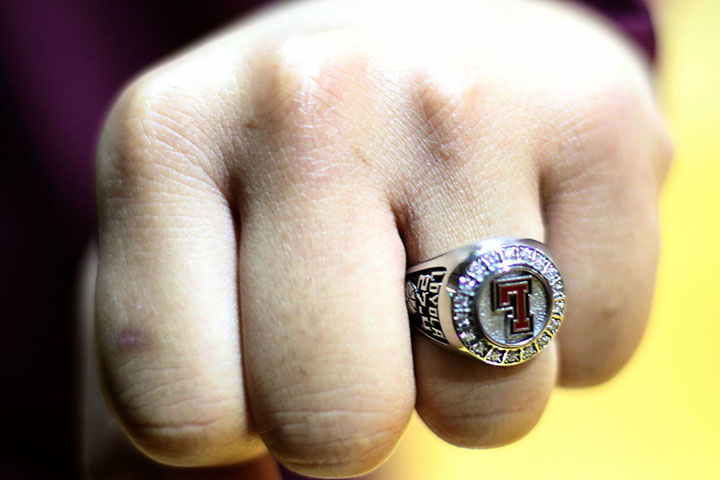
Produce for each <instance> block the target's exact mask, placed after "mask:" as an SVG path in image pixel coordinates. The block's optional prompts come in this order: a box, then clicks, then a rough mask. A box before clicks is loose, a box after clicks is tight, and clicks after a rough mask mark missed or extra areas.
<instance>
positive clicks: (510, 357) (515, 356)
mask: <svg viewBox="0 0 720 480" xmlns="http://www.w3.org/2000/svg"><path fill="white" fill-rule="evenodd" d="M519 361H520V351H519V350H510V351H508V352H507V355H506V356H505V363H517V362H519Z"/></svg>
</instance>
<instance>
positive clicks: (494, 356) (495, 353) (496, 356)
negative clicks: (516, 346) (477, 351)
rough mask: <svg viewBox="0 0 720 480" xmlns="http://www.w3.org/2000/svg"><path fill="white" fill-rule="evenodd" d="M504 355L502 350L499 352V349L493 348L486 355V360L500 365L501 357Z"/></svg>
mask: <svg viewBox="0 0 720 480" xmlns="http://www.w3.org/2000/svg"><path fill="white" fill-rule="evenodd" d="M504 355H505V351H504V350H500V349H499V348H493V349H492V350H491V351H490V353H489V354H488V357H487V358H488V360H490V361H491V362H494V363H502V361H503V356H504Z"/></svg>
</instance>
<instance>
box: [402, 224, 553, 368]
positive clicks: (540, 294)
mask: <svg viewBox="0 0 720 480" xmlns="http://www.w3.org/2000/svg"><path fill="white" fill-rule="evenodd" d="M405 302H406V304H407V309H408V314H409V316H410V322H411V323H412V325H414V326H415V327H416V328H417V329H418V330H419V331H420V332H422V333H423V334H424V335H425V336H427V337H428V338H430V339H432V340H434V341H435V342H437V343H438V344H442V345H444V346H446V347H449V348H452V349H455V350H459V351H462V352H466V353H469V354H471V355H473V356H474V357H476V358H479V359H480V360H482V361H483V362H485V363H488V364H491V365H503V366H506V365H517V364H520V363H523V362H525V361H527V360H530V359H531V358H533V357H534V356H535V355H537V354H538V353H539V352H540V351H541V350H542V349H544V348H545V347H546V346H547V345H548V344H549V343H550V341H551V340H552V339H553V337H555V335H556V334H557V331H558V329H559V328H560V324H561V323H562V321H563V317H564V314H565V285H564V283H563V279H562V276H561V275H560V272H559V271H558V269H557V266H556V265H555V262H553V260H552V259H551V258H550V256H549V255H548V253H547V252H546V251H545V249H544V246H543V244H542V243H540V242H538V241H535V240H530V239H515V238H509V239H492V240H485V241H482V242H479V243H475V244H472V245H467V246H465V247H461V248H458V249H456V250H452V251H450V252H447V253H445V254H443V255H440V256H439V257H435V258H433V259H430V260H427V261H425V262H422V263H420V264H418V265H415V266H413V267H411V268H409V269H408V270H407V274H406V276H405Z"/></svg>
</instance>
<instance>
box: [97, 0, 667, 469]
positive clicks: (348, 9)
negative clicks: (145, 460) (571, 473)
mask: <svg viewBox="0 0 720 480" xmlns="http://www.w3.org/2000/svg"><path fill="white" fill-rule="evenodd" d="M670 150H671V149H670V146H669V141H668V139H667V135H666V133H665V130H664V128H663V126H662V122H661V119H660V117H659V115H658V112H657V108H656V106H655V104H654V101H653V98H652V95H651V91H650V87H649V81H648V74H647V71H646V69H645V67H644V66H643V64H642V62H641V60H640V57H639V55H638V54H636V53H635V52H634V51H633V50H632V48H631V47H630V45H629V44H628V43H626V42H625V41H623V40H622V39H621V38H620V37H619V36H618V35H616V34H615V33H614V32H613V31H612V30H610V29H609V28H607V27H605V26H603V25H601V24H600V23H599V22H597V21H595V20H594V19H592V18H590V17H589V16H588V15H586V14H584V13H582V12H580V11H579V10H576V9H574V8H573V7H570V6H568V5H564V4H560V3H558V4H555V3H544V2H534V1H520V0H515V1H508V0H504V1H477V2H462V1H455V0H446V1H444V2H430V1H426V2H422V1H420V2H419V1H417V0H415V1H399V2H376V1H370V2H368V1H365V2H351V1H344V0H335V1H324V2H323V1H315V2H307V3H301V4H293V5H286V6H281V7H278V8H275V9H274V10H271V11H268V12H265V13H262V14H260V15H257V16H255V17H253V18H250V19H248V20H246V21H245V22H243V23H241V24H240V25H237V26H233V27H231V28H229V29H228V30H226V31H224V32H222V33H220V34H219V35H217V36H215V37H213V38H211V39H209V40H207V41H206V42H204V43H203V44H201V45H199V46H197V47H194V48H192V49H190V50H188V51H186V52H182V53H181V54H179V55H178V56H176V57H175V58H173V59H171V60H170V61H168V62H167V63H165V64H163V65H161V66H159V67H157V68H155V69H153V70H152V71H150V72H148V73H146V74H145V75H143V76H142V77H140V78H139V79H138V80H136V81H135V82H134V83H133V84H132V85H130V86H129V87H128V88H127V89H126V90H125V92H124V93H123V94H122V96H121V97H120V98H119V100H118V101H117V104H116V105H115V107H114V109H113V111H112V113H111V115H110V117H109V120H108V122H107V124H106V126H105V129H104V131H103V135H102V140H101V142H100V148H99V157H98V170H97V171H98V184H97V185H98V199H99V200H98V201H99V210H100V239H99V269H98V277H97V297H96V300H97V303H96V307H97V312H96V334H97V336H96V339H97V342H98V350H97V351H98V356H99V365H100V368H101V374H102V377H103V380H104V388H105V391H106V397H107V399H108V401H109V403H110V405H111V408H112V410H113V411H114V412H115V414H116V416H117V417H118V419H119V420H120V422H121V423H122V425H123V426H124V428H125V429H126V431H127V433H128V434H129V436H130V438H131V439H132V441H133V442H134V443H135V444H136V445H137V446H138V447H139V448H140V449H141V450H142V451H143V452H145V453H146V454H147V455H149V456H150V457H152V458H154V459H156V460H158V461H160V462H163V463H168V464H171V465H182V466H214V465H225V464H231V463H236V462H243V461H247V460H249V459H252V458H255V457H257V456H259V455H261V454H262V453H263V452H264V451H265V449H266V448H267V449H269V451H270V452H271V453H272V454H273V455H274V456H275V457H276V458H278V459H279V460H280V461H281V462H283V463H284V464H285V465H287V466H288V467H289V468H291V469H293V470H296V471H299V472H301V473H306V474H313V475H334V476H344V475H353V474H358V473H362V472H366V471H368V470H369V469H372V468H373V467H375V466H376V465H378V463H380V462H381V461H382V460H383V459H384V458H385V457H386V456H387V455H388V454H389V452H390V451H391V449H392V448H393V446H394V445H395V443H396V442H397V440H398V438H399V437H400V435H401V433H402V432H403V429H404V428H405V426H406V424H407V421H408V419H409V416H410V414H411V412H412V410H413V408H416V409H417V411H418V412H419V414H420V416H421V417H422V418H423V420H424V421H425V422H426V423H427V424H428V426H429V427H430V428H431V429H432V430H433V431H434V432H436V433H437V435H439V436H440V437H442V438H444V439H446V440H448V441H449V442H452V443H454V444H457V445H462V446H472V447H484V446H493V445H501V444H504V443H507V442H511V441H513V440H516V439H518V438H519V437H521V436H522V435H524V434H525V433H526V432H528V431H529V430H530V429H531V428H532V427H533V425H534V424H535V423H536V421H537V420H538V418H539V417H540V415H541V413H542V411H543V408H544V407H545V404H546V402H547V400H548V397H549V395H550V392H551V390H552V387H553V386H554V385H555V384H556V383H557V382H559V383H561V384H564V385H590V384H595V383H598V382H602V381H604V380H606V379H608V378H610V377H611V376H612V375H613V374H615V373H616V372H617V371H618V370H619V369H620V368H621V367H622V365H623V364H624V363H625V362H626V361H627V360H628V358H629V357H630V355H631V354H632V352H633V350H634V348H635V347H636V345H637V343H638V341H639V340H640V337H641V335H642V332H643V330H644V326H645V322H646V319H647V317H648V309H649V305H650V299H651V296H652V289H653V279H654V274H655V265H656V258H657V251H658V224H657V193H658V189H659V187H660V185H661V183H662V180H663V178H664V176H665V171H666V169H667V167H668V162H669V159H670ZM490 237H529V238H534V239H537V240H540V241H544V242H545V243H547V244H548V246H549V248H550V250H551V251H552V252H553V255H554V257H555V258H556V260H557V261H558V264H559V265H560V266H561V268H562V270H563V273H564V277H565V281H566V287H567V297H568V309H567V315H566V321H565V323H564V326H563V329H562V330H561V332H560V336H559V338H558V340H557V341H556V342H554V343H553V347H551V348H549V349H547V350H546V351H544V352H543V353H542V354H541V355H539V356H538V357H537V358H535V359H533V360H531V361H529V362H528V363H526V364H523V365H521V366H517V367H508V368H498V367H490V366H487V365H484V364H483V363H481V362H479V361H477V360H475V359H472V358H465V357H460V356H457V355H453V354H451V353H448V352H446V351H443V350H441V349H439V348H437V347H436V346H434V345H432V344H431V342H429V341H427V340H425V339H423V338H414V339H413V341H412V343H411V333H410V329H409V326H408V319H407V314H406V311H405V306H404V300H403V298H404V291H403V287H404V280H403V279H404V273H405V267H406V264H413V263H416V262H418V261H421V260H424V259H427V258H430V257H432V256H434V255H438V254H441V253H443V252H445V251H448V250H450V249H453V248H455V247H459V246H462V245H465V244H468V243H470V242H472V241H475V240H478V239H483V238H490Z"/></svg>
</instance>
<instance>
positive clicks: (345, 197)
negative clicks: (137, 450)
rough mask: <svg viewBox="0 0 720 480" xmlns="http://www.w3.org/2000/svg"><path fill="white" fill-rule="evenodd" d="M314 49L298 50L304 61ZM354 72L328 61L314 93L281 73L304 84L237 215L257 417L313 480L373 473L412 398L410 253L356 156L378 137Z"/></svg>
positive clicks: (352, 62) (276, 447)
mask: <svg viewBox="0 0 720 480" xmlns="http://www.w3.org/2000/svg"><path fill="white" fill-rule="evenodd" d="M309 41H314V42H317V41H318V40H309ZM319 41H322V42H323V43H324V44H325V43H328V44H330V45H333V42H327V41H326V40H325V39H324V38H323V39H320V40H319ZM317 48H318V46H317V45H314V47H313V48H305V49H303V50H302V51H303V53H304V55H305V57H304V58H305V59H307V57H308V56H309V55H310V54H311V53H312V52H313V51H314V52H317V51H318V50H317ZM321 55H322V56H323V58H325V59H326V60H327V59H328V57H327V55H329V54H328V53H327V52H326V51H324V50H323V52H322V54H321ZM311 63H314V61H311ZM357 63H358V61H357V60H356V58H355V57H354V56H353V57H349V56H343V58H340V59H335V58H332V61H327V62H323V65H325V66H326V67H327V69H328V71H325V72H324V73H319V74H315V73H316V72H314V71H313V75H312V79H313V81H312V83H311V85H312V86H311V87H307V83H303V82H304V81H305V79H304V77H298V76H297V74H296V73H290V72H289V71H288V68H287V66H280V67H277V68H280V72H279V73H278V78H279V79H282V81H283V82H286V81H288V80H287V79H288V77H290V78H291V79H294V80H290V81H297V82H298V83H299V84H300V85H299V86H297V88H295V86H294V85H290V86H288V85H285V86H284V87H282V89H281V90H282V91H289V92H294V93H291V94H290V96H289V99H288V100H286V101H285V102H283V103H282V105H275V106H274V111H275V112H276V114H277V115H279V116H278V117H275V116H273V117H272V119H268V118H265V122H266V123H265V125H268V126H270V125H272V131H268V132H265V134H264V135H263V136H262V137H261V138H260V139H258V141H259V142H260V144H261V145H263V146H265V148H267V146H271V147H272V148H273V150H272V152H270V153H268V154H266V155H263V156H257V158H254V159H253V160H251V161H250V164H251V166H250V168H249V173H248V177H251V178H250V180H249V181H248V182H247V187H246V188H247V190H246V191H245V192H244V194H243V199H242V201H241V205H240V212H241V219H242V221H241V223H242V232H241V236H242V239H243V241H242V245H241V252H240V291H241V296H242V302H241V303H242V318H243V329H242V334H243V349H244V354H245V364H244V365H245V369H246V379H247V387H248V395H249V401H250V407H251V411H252V415H253V420H254V423H255V425H256V427H257V429H258V432H259V433H260V435H261V436H262V438H263V440H264V441H265V443H266V445H267V446H268V447H269V449H270V451H271V452H272V453H273V454H274V455H275V456H276V457H277V458H278V459H279V460H280V461H281V462H283V463H284V464H285V465H286V466H288V467H289V468H290V469H291V470H294V471H297V472H300V473H303V474H307V475H321V476H348V475H357V474H360V473H364V472H367V471H368V470H370V469H371V468H374V467H375V466H377V465H378V464H379V463H380V462H381V461H382V460H383V459H384V458H385V457H386V456H387V455H388V454H389V453H390V451H391V449H392V448H393V446H394V445H395V443H396V441H397V440H398V438H399V436H400V434H401V433H402V431H403V430H404V428H405V426H406V424H407V422H408V420H409V417H410V414H411V412H412V408H413V404H414V399H415V390H414V385H413V374H412V362H411V353H410V336H409V326H408V323H407V315H406V312H405V306H404V301H403V295H402V286H403V279H404V274H405V257H404V251H403V247H402V243H401V241H400V238H399V236H398V234H397V230H396V227H395V219H394V216H393V213H392V210H391V209H390V207H389V205H388V202H387V200H386V197H385V195H384V193H383V192H382V191H381V189H380V188H378V180H377V179H378V177H379V176H378V175H377V174H376V173H375V172H374V171H373V170H372V169H371V168H372V167H370V166H368V165H367V163H365V162H363V161H362V160H359V155H358V152H357V145H364V144H367V143H369V142H368V138H374V137H372V135H371V134H369V133H368V132H367V131H362V132H361V131H360V130H362V129H363V128H364V126H366V125H370V124H372V123H378V124H379V123H382V120H378V118H381V117H374V118H372V117H371V116H369V114H368V111H367V110H366V108H365V106H366V105H372V104H375V105H379V103H378V102H369V101H366V97H365V94H364V93H363V92H365V91H366V90H368V89H366V88H365V85H364V84H363V82H364V81H366V80H368V78H367V77H363V75H354V76H353V75H352V72H357V71H358V65H357ZM304 67H305V65H304V64H303V65H301V67H299V68H297V69H292V71H293V72H297V71H298V70H300V71H302V69H303V68H304ZM323 68H324V67H323ZM266 78H267V77H266ZM278 81H280V80H278ZM266 82H267V80H266ZM270 83H272V82H270ZM308 88H309V90H308ZM375 90H377V89H375ZM335 92H341V94H336V93H335ZM260 97H261V98H267V95H261V96H260ZM369 120H373V122H372V123H371V122H370V121H369ZM278 132H279V133H278ZM255 134H257V130H256V131H255ZM265 135H267V136H265ZM250 150H252V151H255V152H260V151H262V150H261V149H255V148H252V149H250ZM366 158H369V159H375V158H378V159H381V158H382V157H376V156H374V155H369V156H367V157H366Z"/></svg>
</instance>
